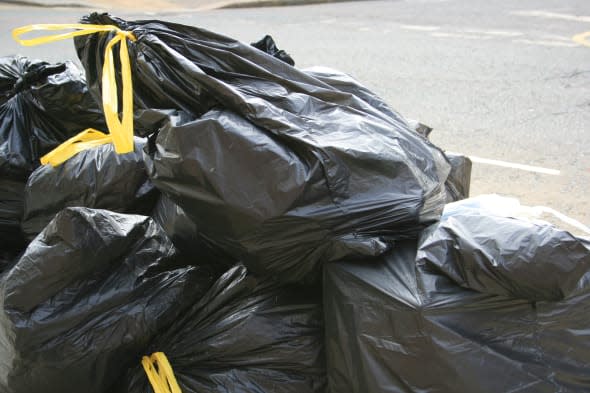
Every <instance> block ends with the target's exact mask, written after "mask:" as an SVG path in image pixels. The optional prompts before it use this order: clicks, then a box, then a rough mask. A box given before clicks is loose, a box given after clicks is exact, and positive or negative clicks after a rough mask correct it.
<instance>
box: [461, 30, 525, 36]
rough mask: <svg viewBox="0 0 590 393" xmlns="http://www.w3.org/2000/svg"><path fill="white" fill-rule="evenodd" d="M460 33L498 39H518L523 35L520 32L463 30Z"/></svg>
mask: <svg viewBox="0 0 590 393" xmlns="http://www.w3.org/2000/svg"><path fill="white" fill-rule="evenodd" d="M461 32H465V33H475V34H483V35H493V36H499V37H519V36H521V35H523V33H521V32H520V31H503V30H478V29H465V30H461Z"/></svg>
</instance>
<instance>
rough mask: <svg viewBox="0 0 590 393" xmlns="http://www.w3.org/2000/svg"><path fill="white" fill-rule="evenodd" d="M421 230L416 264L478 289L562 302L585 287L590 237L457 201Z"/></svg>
mask: <svg viewBox="0 0 590 393" xmlns="http://www.w3.org/2000/svg"><path fill="white" fill-rule="evenodd" d="M447 210H448V211H449V212H451V213H448V214H447V215H446V216H445V217H444V218H443V220H441V222H440V223H439V224H436V225H434V226H433V227H431V228H429V229H428V230H426V231H425V233H424V234H423V236H422V239H421V243H420V250H419V252H418V256H417V261H418V264H422V265H425V266H429V267H431V268H435V269H438V270H439V271H440V272H442V273H444V274H445V275H446V276H448V277H450V278H451V279H452V280H453V281H454V282H455V283H456V284H457V285H460V286H462V287H464V288H468V289H472V290H476V291H478V292H482V293H489V294H496V295H502V296H507V297H513V298H519V299H528V300H531V301H560V300H564V299H566V298H568V297H569V296H570V295H571V294H573V293H576V292H578V291H580V290H582V291H584V290H586V289H587V288H586V287H588V285H589V283H588V282H586V281H585V280H584V279H583V278H584V277H585V276H587V277H588V278H590V273H589V271H590V241H586V240H584V239H583V238H578V237H576V236H574V235H572V234H571V233H569V232H567V231H564V230H561V229H559V228H557V227H555V226H553V225H550V224H548V223H544V222H540V221H529V220H523V219H518V218H511V217H502V216H499V215H493V214H490V213H489V212H487V211H485V210H483V209H477V208H474V206H472V205H471V203H470V201H469V200H467V201H466V202H465V203H464V204H461V203H458V204H456V205H453V206H451V207H450V208H449V209H447Z"/></svg>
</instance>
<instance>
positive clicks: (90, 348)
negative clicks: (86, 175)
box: [0, 208, 213, 393]
mask: <svg viewBox="0 0 590 393" xmlns="http://www.w3.org/2000/svg"><path fill="white" fill-rule="evenodd" d="M212 281H213V280H212V278H211V276H210V275H209V274H208V273H207V272H205V271H203V270H202V269H200V268H195V267H178V266H177V264H176V260H175V249H174V247H173V245H172V243H171V242H170V240H169V239H168V238H167V237H166V235H165V234H164V232H163V231H162V229H161V228H160V227H159V226H158V225H157V224H156V223H155V222H154V221H153V220H151V219H150V218H149V217H145V216H139V215H123V214H117V213H112V212H109V211H106V210H93V209H88V208H67V209H65V210H63V211H62V212H61V213H59V214H58V215H57V216H56V217H55V218H54V220H53V221H51V223H50V224H49V225H48V226H47V227H46V228H45V230H44V231H43V232H41V234H39V236H38V237H37V238H35V240H34V241H33V242H32V243H31V244H30V245H29V246H28V248H27V250H26V252H25V254H24V255H23V256H22V257H21V258H20V260H19V261H18V262H17V263H16V265H15V266H13V267H12V268H11V269H10V270H9V271H8V272H7V273H6V275H5V276H4V278H3V279H2V282H1V286H0V291H1V292H0V305H1V308H0V353H2V356H1V357H0V391H2V392H15V393H39V392H63V393H68V392H71V393H74V392H76V393H77V392H90V393H94V392H96V393H99V392H100V393H104V392H108V391H110V386H111V384H112V383H113V382H114V381H115V380H117V379H118V378H120V375H121V374H122V373H124V371H125V369H126V368H128V367H130V366H132V365H135V364H138V363H139V360H140V358H141V356H140V355H142V354H143V350H144V349H145V347H146V346H147V345H148V343H149V342H150V341H151V339H152V338H153V336H154V335H155V334H156V333H157V332H159V331H161V330H162V329H163V328H165V327H167V326H168V325H169V324H170V323H172V321H174V320H176V319H177V318H178V317H179V315H181V314H182V311H183V310H184V308H186V307H187V306H188V305H190V304H191V302H192V301H194V299H198V298H199V297H200V295H201V294H204V293H205V291H206V290H207V289H208V288H209V286H210V285H211V284H212Z"/></svg>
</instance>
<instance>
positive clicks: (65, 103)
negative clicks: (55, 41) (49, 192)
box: [0, 56, 104, 250]
mask: <svg viewBox="0 0 590 393" xmlns="http://www.w3.org/2000/svg"><path fill="white" fill-rule="evenodd" d="M89 127H92V128H98V129H104V116H103V114H102V110H101V109H100V107H99V106H98V105H97V104H96V102H95V101H94V99H93V98H92V96H91V95H90V94H89V92H88V88H87V86H86V82H85V80H84V76H83V74H82V73H81V72H80V70H78V69H77V68H76V66H75V65H74V64H73V63H71V62H65V63H58V64H49V63H46V62H43V61H40V60H31V59H28V58H25V57H21V56H10V57H0V201H1V202H0V248H2V249H12V250H15V249H19V248H21V247H23V245H24V239H23V236H22V234H21V232H20V218H21V217H22V214H23V202H22V192H23V189H24V183H25V182H26V180H27V177H28V176H29V174H30V173H31V172H32V171H33V170H34V169H35V168H37V167H38V166H39V165H40V163H39V159H40V158H41V157H42V156H43V155H44V154H46V153H48V152H49V151H51V150H52V149H54V148H55V147H57V146H58V145H60V144H61V143H62V142H63V141H65V140H66V139H68V138H70V137H72V136H74V135H76V134H77V133H78V132H80V131H83V130H84V129H86V128H89Z"/></svg>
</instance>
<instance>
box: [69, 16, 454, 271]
mask: <svg viewBox="0 0 590 393" xmlns="http://www.w3.org/2000/svg"><path fill="white" fill-rule="evenodd" d="M83 21H84V22H85V23H95V24H115V25H117V26H119V27H121V28H122V29H124V30H129V31H132V32H133V33H134V34H135V36H136V37H137V38H138V40H137V41H136V42H134V43H130V52H131V58H132V59H133V61H132V64H133V68H134V69H133V71H132V73H133V77H134V80H133V83H134V94H135V95H134V96H135V99H136V101H135V104H136V109H143V108H149V107H152V108H164V109H170V108H172V109H178V110H182V111H184V112H185V114H181V115H179V116H172V117H171V118H170V121H169V122H168V124H164V125H163V126H162V127H161V128H160V130H159V135H158V138H157V140H156V146H155V151H153V152H152V155H153V164H152V165H150V177H151V178H152V179H153V181H154V184H155V185H156V186H157V187H158V188H159V189H160V190H162V191H163V192H164V193H166V194H167V195H168V196H170V197H171V198H172V199H173V200H174V202H175V203H177V204H178V205H179V206H180V207H182V208H183V209H184V211H185V212H186V213H187V215H188V216H189V217H190V218H191V219H192V220H193V221H194V222H195V223H196V224H197V226H198V227H199V228H200V229H201V230H202V232H203V234H204V236H206V237H207V238H208V239H210V240H211V241H212V242H214V243H215V245H216V246H218V247H220V248H221V249H223V250H226V251H227V252H228V253H229V254H231V255H232V256H233V257H235V258H236V259H240V260H243V262H244V263H245V264H246V265H247V266H248V268H250V269H251V270H252V271H254V272H256V273H259V274H273V275H276V276H277V277H279V278H280V279H281V280H283V281H301V280H313V279H315V278H317V277H319V276H320V272H321V264H320V262H321V261H330V260H336V259H340V258H343V257H346V256H350V255H371V256H376V255H379V254H381V253H383V252H384V251H386V250H387V249H388V248H389V244H388V241H389V240H390V239H393V238H400V237H412V236H416V233H417V232H418V231H419V230H420V229H421V228H423V227H424V226H425V225H427V224H428V223H431V222H432V221H434V220H436V219H437V218H438V217H439V216H440V213H441V211H442V206H443V204H444V201H445V190H444V182H445V180H446V178H447V175H448V172H449V165H448V163H447V161H446V159H445V157H444V154H443V153H442V152H441V151H440V150H439V149H437V148H436V147H435V146H433V145H432V144H431V143H430V142H428V141H427V140H426V139H424V138H423V137H421V136H419V135H418V134H416V133H415V132H414V131H413V130H411V129H410V128H409V126H408V125H407V123H406V122H405V120H403V118H401V116H399V115H397V114H396V113H394V112H393V111H391V110H388V111H383V110H381V109H376V108H375V107H374V106H373V105H372V103H370V102H367V101H365V100H364V99H363V98H362V97H358V96H356V95H354V94H351V93H350V92H347V91H345V90H339V89H337V88H336V87H332V86H331V85H330V84H328V83H325V82H324V81H322V80H321V79H318V78H315V77H314V76H313V75H311V74H308V73H306V72H303V71H300V70H297V69H296V68H294V67H291V66H289V65H287V64H285V63H283V62H282V61H281V60H279V59H277V58H275V57H272V56H269V55H268V54H266V53H264V52H262V51H260V50H258V49H256V48H253V47H251V46H250V45H247V44H243V43H240V42H237V41H235V40H233V39H230V38H227V37H223V36H221V35H218V34H215V33H211V32H208V31H206V30H202V29H199V28H195V27H188V26H182V25H177V24H172V23H166V22H160V21H140V22H125V21H122V20H120V19H116V18H111V17H109V16H108V15H98V14H92V15H91V16H89V17H87V18H85V19H84V20H83ZM108 36H109V35H108V34H100V35H99V34H96V35H93V36H86V37H79V38H77V39H76V46H77V49H78V54H79V56H80V59H81V61H82V63H83V64H84V67H85V68H86V69H87V75H88V78H89V84H90V85H91V86H93V89H94V91H95V92H96V91H99V89H98V84H97V82H98V80H99V76H100V69H101V67H102V57H103V54H102V53H103V51H104V45H105V44H106V42H107V40H108ZM332 79H333V78H332ZM186 86H191V89H190V90H187V89H186ZM212 106H217V107H220V108H217V109H211V107H212ZM201 115H202V117H201Z"/></svg>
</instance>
